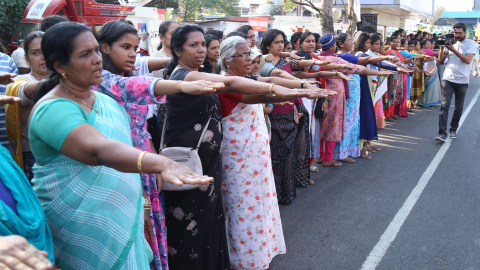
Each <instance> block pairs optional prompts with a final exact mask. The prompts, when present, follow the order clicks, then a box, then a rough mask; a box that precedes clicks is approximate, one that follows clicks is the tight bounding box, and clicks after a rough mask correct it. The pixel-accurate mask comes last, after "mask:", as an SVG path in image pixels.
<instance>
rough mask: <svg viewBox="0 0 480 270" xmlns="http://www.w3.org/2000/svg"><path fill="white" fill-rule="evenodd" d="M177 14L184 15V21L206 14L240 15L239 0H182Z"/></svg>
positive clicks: (199, 17)
mask: <svg viewBox="0 0 480 270" xmlns="http://www.w3.org/2000/svg"><path fill="white" fill-rule="evenodd" d="M178 5H179V8H178V9H177V10H176V14H178V15H183V16H182V17H183V21H194V20H195V19H201V18H202V17H203V15H204V14H208V15H226V16H238V15H239V10H238V7H237V6H238V0H181V1H179V3H178Z"/></svg>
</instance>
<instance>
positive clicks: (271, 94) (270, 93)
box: [268, 83, 275, 97]
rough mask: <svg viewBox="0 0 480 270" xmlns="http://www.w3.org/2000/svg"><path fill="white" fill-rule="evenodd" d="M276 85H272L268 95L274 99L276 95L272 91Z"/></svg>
mask: <svg viewBox="0 0 480 270" xmlns="http://www.w3.org/2000/svg"><path fill="white" fill-rule="evenodd" d="M274 85H275V84H274V83H272V84H270V89H268V94H269V95H270V96H272V97H274V96H275V93H272V90H273V86H274Z"/></svg>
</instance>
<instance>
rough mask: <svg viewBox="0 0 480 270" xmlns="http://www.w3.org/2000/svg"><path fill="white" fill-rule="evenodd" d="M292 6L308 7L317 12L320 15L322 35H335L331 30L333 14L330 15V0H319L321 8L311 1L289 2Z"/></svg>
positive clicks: (333, 30)
mask: <svg viewBox="0 0 480 270" xmlns="http://www.w3.org/2000/svg"><path fill="white" fill-rule="evenodd" d="M290 1H292V2H293V3H294V4H297V5H302V6H308V7H311V8H312V9H314V10H315V11H317V12H318V14H319V15H320V27H321V28H322V34H326V33H331V34H334V33H335V29H334V28H333V14H332V0H321V8H318V7H317V6H315V5H314V4H313V2H312V0H303V1H302V0H299V1H296V0H290Z"/></svg>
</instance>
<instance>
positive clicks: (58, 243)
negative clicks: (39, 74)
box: [32, 94, 152, 270]
mask: <svg viewBox="0 0 480 270" xmlns="http://www.w3.org/2000/svg"><path fill="white" fill-rule="evenodd" d="M96 96H97V100H96V102H95V106H96V107H97V108H98V109H99V110H98V111H99V113H100V115H98V116H97V114H96V113H95V112H92V113H91V114H90V115H89V116H88V119H86V122H87V123H88V124H90V125H92V126H93V127H95V128H96V129H97V130H99V131H100V132H101V133H102V134H103V135H104V136H105V137H107V138H109V139H112V140H116V141H120V142H123V143H126V144H128V145H132V138H131V134H130V127H129V124H128V123H129V120H130V119H129V117H128V115H127V114H126V113H125V110H124V109H123V108H121V107H120V106H119V105H118V103H117V102H116V101H114V100H112V99H111V98H109V97H106V96H104V95H102V94H96ZM48 102H49V101H45V102H43V103H42V104H40V105H39V106H38V108H37V109H36V111H39V110H40V109H41V107H42V106H48ZM33 119H36V118H35V112H34V114H33V115H32V120H33ZM34 175H35V177H34V179H33V183H34V188H35V192H36V193H37V196H38V198H39V200H40V203H41V205H42V207H43V210H44V212H45V215H46V217H47V221H48V225H49V227H50V230H51V232H52V237H53V244H54V253H55V259H56V263H57V265H58V267H59V268H61V269H63V270H65V269H150V268H149V265H148V262H149V261H151V259H152V253H151V250H150V248H149V246H148V243H146V241H145V238H144V234H143V231H144V228H143V220H144V217H143V215H144V211H143V197H142V187H141V184H140V175H139V174H134V173H122V172H119V171H116V170H114V169H111V168H108V167H105V166H88V165H85V164H83V163H80V162H77V161H75V160H73V159H70V158H68V157H66V156H64V155H62V154H59V155H58V156H56V157H54V158H53V159H52V160H50V161H48V162H47V163H46V164H40V165H38V164H37V165H35V167H34ZM148 257H149V258H148Z"/></svg>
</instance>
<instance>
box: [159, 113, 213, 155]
mask: <svg viewBox="0 0 480 270" xmlns="http://www.w3.org/2000/svg"><path fill="white" fill-rule="evenodd" d="M210 120H212V112H210V117H209V118H208V121H207V124H206V125H205V127H204V128H203V131H202V135H201V136H200V140H198V144H197V147H196V148H198V147H200V144H201V143H202V140H203V136H204V135H205V132H206V131H207V128H208V125H209V124H210ZM166 126H167V114H165V121H163V128H162V136H161V138H160V151H161V150H163V148H164V147H163V141H164V139H165V129H166ZM196 148H195V149H196Z"/></svg>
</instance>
